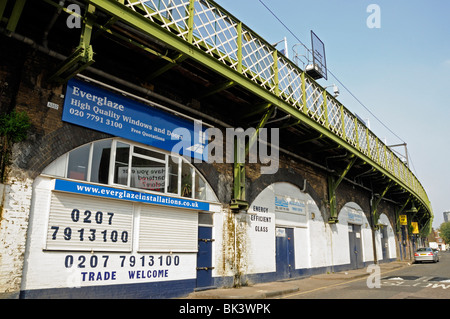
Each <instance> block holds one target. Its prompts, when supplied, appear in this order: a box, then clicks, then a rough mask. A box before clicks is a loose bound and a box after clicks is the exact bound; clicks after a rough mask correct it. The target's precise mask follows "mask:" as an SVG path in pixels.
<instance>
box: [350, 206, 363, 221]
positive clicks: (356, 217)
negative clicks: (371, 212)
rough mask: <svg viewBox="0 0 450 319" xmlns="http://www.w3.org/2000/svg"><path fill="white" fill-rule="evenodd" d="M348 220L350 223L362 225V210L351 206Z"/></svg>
mask: <svg viewBox="0 0 450 319" xmlns="http://www.w3.org/2000/svg"><path fill="white" fill-rule="evenodd" d="M347 222H348V223H349V224H357V225H362V223H363V216H362V212H361V211H357V210H356V209H352V208H349V209H348V219H347Z"/></svg>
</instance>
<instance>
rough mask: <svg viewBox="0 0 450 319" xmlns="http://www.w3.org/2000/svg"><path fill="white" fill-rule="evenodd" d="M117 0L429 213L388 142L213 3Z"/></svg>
mask: <svg viewBox="0 0 450 319" xmlns="http://www.w3.org/2000/svg"><path fill="white" fill-rule="evenodd" d="M121 1H122V2H123V1H124V2H125V5H126V6H127V7H129V8H131V9H132V10H134V11H136V12H138V13H140V14H141V15H143V16H144V17H146V18H148V19H149V20H151V21H152V22H154V23H157V24H158V25H160V27H162V28H164V29H166V30H168V31H170V32H172V33H174V34H176V35H177V36H178V37H180V38H182V39H183V40H185V41H187V42H189V43H191V44H192V45H194V46H195V47H197V48H199V49H201V50H202V51H204V52H206V53H207V54H209V55H211V56H213V57H214V58H216V59H217V60H218V61H220V62H221V63H224V64H226V65H227V66H228V67H230V68H232V69H234V70H235V71H237V72H239V73H240V74H242V75H244V76H245V77H247V78H248V79H250V80H251V81H253V82H255V83H257V84H258V85H260V86H262V87H264V88H265V89H266V90H268V91H270V92H271V93H272V94H274V95H276V96H277V97H278V98H280V99H282V100H283V101H284V102H286V103H287V104H289V105H290V106H291V107H293V108H295V109H297V110H299V111H301V112H303V113H304V114H305V115H307V116H308V117H310V118H311V119H313V120H314V121H316V122H317V123H319V124H320V125H322V126H323V127H325V128H327V129H328V130H329V132H331V133H333V134H335V135H336V136H338V137H339V138H341V139H342V140H344V141H345V142H347V143H348V144H350V145H352V146H353V147H354V148H355V149H357V150H358V151H360V152H361V153H362V154H364V155H366V156H367V157H369V158H370V159H371V160H372V161H374V162H375V163H377V164H378V165H379V166H381V167H382V168H383V169H384V170H386V171H387V172H388V173H390V174H391V175H392V176H393V177H395V178H396V179H398V180H399V181H401V182H402V183H403V184H404V185H406V186H407V187H408V188H409V190H410V191H411V192H413V193H415V195H416V196H418V197H419V198H420V199H421V200H422V202H423V203H424V204H425V205H426V207H427V208H428V210H429V211H430V212H431V207H430V204H429V200H428V196H427V194H426V192H425V190H424V188H423V186H422V185H421V183H420V182H419V180H418V179H417V178H416V176H415V175H414V174H413V173H412V172H411V171H410V169H409V168H408V167H407V166H406V165H405V164H404V163H403V161H402V160H400V158H399V157H397V156H396V155H395V154H394V152H393V151H392V150H391V149H390V148H389V147H388V146H386V145H385V144H384V143H383V142H382V141H381V140H380V139H379V138H378V137H377V136H375V134H373V133H372V132H371V131H370V130H369V129H368V128H367V127H366V126H365V124H364V123H362V122H361V121H360V120H359V119H358V118H357V117H356V116H355V115H354V114H353V113H352V112H350V111H349V110H348V109H347V108H345V107H344V106H343V105H342V104H341V103H340V102H339V101H338V100H337V99H335V98H334V97H333V96H332V95H330V94H329V93H328V92H327V91H326V89H325V88H323V87H322V86H320V85H319V84H317V82H316V81H315V80H313V79H312V78H310V77H309V76H308V75H307V74H306V73H305V72H304V71H303V70H301V69H300V68H299V67H298V66H297V65H295V64H294V63H293V62H292V61H290V60H289V59H287V58H286V57H285V56H284V55H283V54H281V53H280V52H279V51H277V50H276V49H275V48H274V47H273V46H272V45H270V44H269V43H267V42H266V41H265V40H264V39H262V38H261V37H260V36H258V35H257V34H256V33H255V32H253V31H252V30H250V29H249V28H247V27H246V26H245V25H244V24H243V23H242V22H241V21H239V20H238V19H236V18H235V17H234V16H232V15H231V14H230V13H228V12H227V11H226V10H224V9H223V8H221V7H220V6H219V5H218V4H216V3H215V2H213V1H210V0H121Z"/></svg>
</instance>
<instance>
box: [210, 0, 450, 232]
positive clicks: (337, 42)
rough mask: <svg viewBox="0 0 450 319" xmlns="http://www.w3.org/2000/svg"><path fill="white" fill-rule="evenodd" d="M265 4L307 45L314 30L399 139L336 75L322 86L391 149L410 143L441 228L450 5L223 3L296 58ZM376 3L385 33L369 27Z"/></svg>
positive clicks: (449, 171) (446, 177) (447, 179)
mask: <svg viewBox="0 0 450 319" xmlns="http://www.w3.org/2000/svg"><path fill="white" fill-rule="evenodd" d="M261 1H262V2H263V3H264V4H265V5H266V6H267V7H269V8H270V10H271V11H272V12H273V13H274V14H275V15H276V16H277V17H278V18H279V19H280V20H282V21H283V23H284V24H285V25H286V26H287V27H288V28H289V29H290V30H291V31H292V32H293V33H294V34H295V35H296V37H297V38H298V39H300V40H301V42H302V43H304V44H305V45H307V46H308V47H310V46H311V40H310V30H313V31H314V32H315V33H316V34H317V35H318V36H319V37H320V38H321V40H322V41H323V42H324V43H325V50H326V58H327V66H328V69H329V70H330V71H331V72H332V73H333V74H334V75H335V76H336V78H337V79H339V81H341V82H342V83H343V84H344V85H345V86H346V87H347V88H348V89H349V90H350V91H351V92H352V93H353V94H354V95H355V96H356V97H357V98H358V99H359V100H360V101H361V102H362V103H363V104H364V105H365V106H366V107H367V108H368V109H369V110H370V111H371V112H372V113H373V114H374V115H375V116H376V117H377V118H378V119H380V120H381V122H383V123H384V124H385V125H386V126H387V127H388V128H389V129H390V130H392V131H393V132H394V133H395V134H393V133H391V132H390V131H389V130H388V129H386V128H385V127H384V126H383V125H382V124H381V123H380V122H379V121H378V120H377V119H376V118H375V117H374V116H373V115H372V114H370V112H368V111H367V110H366V109H365V108H364V107H363V106H361V104H359V103H358V102H357V101H356V100H355V99H354V98H353V97H352V96H351V95H350V94H349V93H348V92H347V91H346V90H345V89H344V88H343V87H341V86H340V85H339V83H338V82H337V80H336V79H335V78H333V76H331V75H330V74H329V75H328V81H325V80H323V79H322V80H319V81H318V82H319V83H320V84H321V85H322V86H327V85H332V84H334V83H336V84H338V86H339V88H340V92H341V94H340V96H339V97H338V99H339V100H340V101H341V103H343V104H344V105H345V106H346V107H347V108H348V109H350V110H351V111H353V112H354V113H357V114H358V115H359V116H360V117H361V118H363V119H367V118H368V119H369V120H370V127H371V129H372V131H373V132H374V133H375V134H376V135H377V136H378V137H380V138H381V139H386V142H387V144H388V145H392V144H398V143H402V142H403V141H405V142H406V143H407V144H408V151H409V155H410V166H411V169H412V170H413V172H414V173H415V174H416V176H417V177H418V178H419V180H420V181H421V183H422V185H423V186H424V187H425V190H426V191H427V194H428V196H429V198H430V200H431V204H432V207H433V211H434V215H435V217H434V222H433V226H434V227H435V228H437V227H439V225H440V224H441V223H442V222H443V216H442V212H443V211H446V210H450V143H449V139H450V125H449V121H450V19H449V16H450V1H449V0H428V1H425V0H420V1H419V0H370V1H366V0H339V1H338V0H310V1H304V0H217V2H218V3H219V4H220V5H221V6H222V7H223V8H225V9H226V10H227V11H229V12H230V13H231V14H233V15H234V16H235V17H237V18H238V19H239V20H241V21H242V22H243V23H244V24H246V25H247V26H248V27H249V28H251V29H252V30H253V31H255V32H256V33H258V34H259V35H260V36H262V37H263V38H264V39H266V40H267V41H268V42H269V43H275V42H278V41H280V40H282V39H283V38H284V37H286V38H287V42H288V48H289V56H290V57H292V46H293V45H294V44H295V43H297V42H298V40H297V39H296V38H295V37H294V36H292V35H291V34H290V33H289V31H288V30H287V29H286V28H285V27H284V26H283V25H282V24H281V23H280V22H279V21H278V20H277V19H276V18H275V17H274V16H273V15H272V13H271V12H270V11H269V10H267V9H266V8H265V6H264V5H263V4H262V3H261ZM370 4H376V5H378V6H379V8H380V28H372V29H371V28H368V26H367V24H366V21H367V18H368V17H369V16H370V15H371V12H367V7H368V6H369V5H370ZM277 48H280V49H281V48H282V45H280V46H279V47H277ZM397 136H398V137H400V139H399V138H398V137H397ZM395 150H397V151H398V152H401V153H402V154H403V153H404V151H403V148H395Z"/></svg>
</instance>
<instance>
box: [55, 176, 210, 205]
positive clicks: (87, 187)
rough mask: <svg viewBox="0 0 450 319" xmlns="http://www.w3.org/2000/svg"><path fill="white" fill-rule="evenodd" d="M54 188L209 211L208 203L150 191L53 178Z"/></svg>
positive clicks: (76, 192)
mask: <svg viewBox="0 0 450 319" xmlns="http://www.w3.org/2000/svg"><path fill="white" fill-rule="evenodd" d="M55 190H56V191H62V192H69V193H75V194H82V195H92V196H99V197H104V198H111V199H121V200H129V201H133V202H141V203H147V204H158V205H163V206H171V207H179V208H187V209H195V210H204V211H209V203H205V202H200V201H196V200H191V199H185V198H176V197H169V196H164V195H155V194H150V193H143V192H138V191H132V190H125V189H118V188H112V187H106V186H99V185H92V184H85V183H79V182H73V181H66V180H61V179H57V180H55Z"/></svg>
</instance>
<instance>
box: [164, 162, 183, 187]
mask: <svg viewBox="0 0 450 319" xmlns="http://www.w3.org/2000/svg"><path fill="white" fill-rule="evenodd" d="M179 168H180V158H179V157H174V156H169V162H168V172H167V192H168V193H172V194H178V189H179V187H178V176H179Z"/></svg>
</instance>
